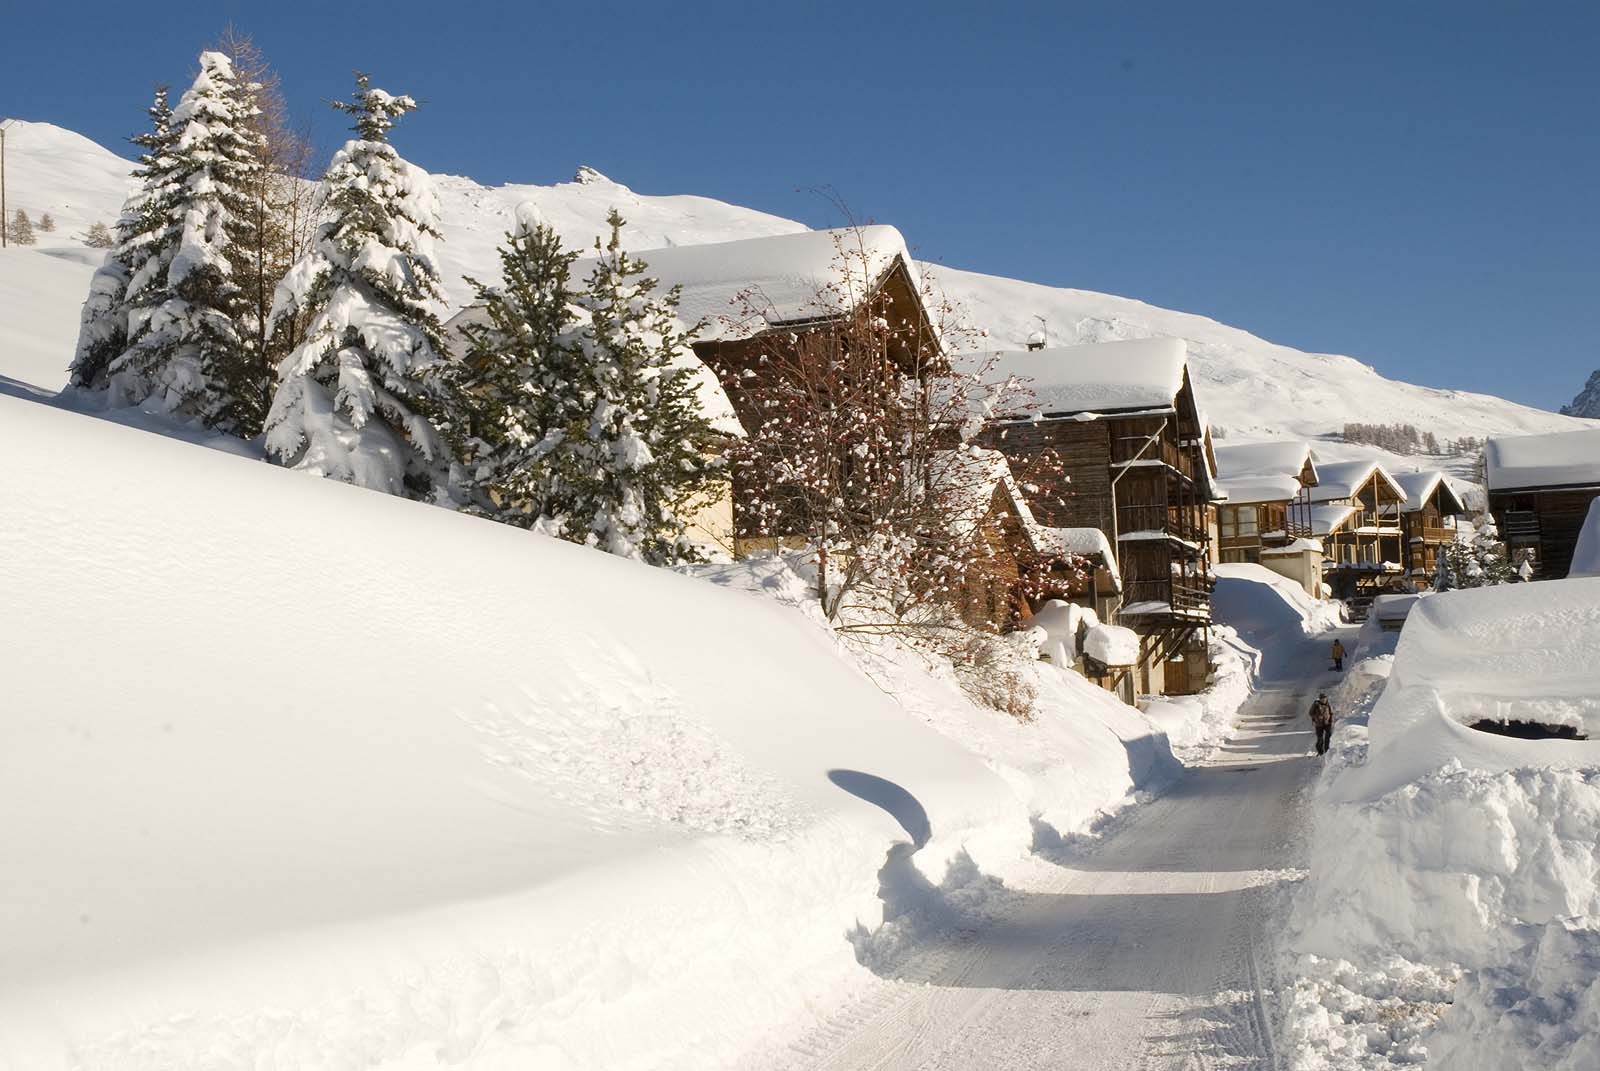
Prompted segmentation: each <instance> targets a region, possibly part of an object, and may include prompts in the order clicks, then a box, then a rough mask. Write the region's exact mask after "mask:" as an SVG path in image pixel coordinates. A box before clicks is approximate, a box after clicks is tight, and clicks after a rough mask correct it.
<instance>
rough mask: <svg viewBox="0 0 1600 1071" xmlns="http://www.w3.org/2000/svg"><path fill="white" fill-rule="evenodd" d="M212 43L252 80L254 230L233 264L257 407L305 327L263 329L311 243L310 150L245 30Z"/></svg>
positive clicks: (225, 34)
mask: <svg viewBox="0 0 1600 1071" xmlns="http://www.w3.org/2000/svg"><path fill="white" fill-rule="evenodd" d="M215 47H216V48H217V50H218V51H221V52H224V53H226V54H227V55H228V56H230V57H231V58H232V59H233V66H234V70H235V71H236V72H237V73H238V76H239V79H240V81H241V82H246V83H251V84H253V85H254V87H255V89H254V96H255V105H256V108H257V114H256V116H255V118H254V126H255V129H256V132H257V133H259V134H260V135H261V139H262V140H261V145H262V148H261V165H262V166H261V169H260V172H259V176H258V178H257V180H256V181H255V183H254V184H253V185H252V187H251V189H250V191H249V193H250V200H251V206H252V212H253V215H254V218H253V219H252V220H251V221H250V224H251V225H250V228H249V229H250V232H251V234H252V235H253V238H252V240H251V241H250V242H249V243H248V256H249V263H247V264H243V265H238V266H236V272H235V278H236V279H237V280H238V281H239V283H240V285H241V286H242V287H243V289H244V292H245V295H246V300H247V302H248V305H249V312H248V315H247V316H246V317H244V318H243V321H242V323H241V327H243V328H244V330H246V331H247V333H248V334H249V336H250V340H249V341H250V346H251V349H252V352H253V354H254V355H255V360H256V361H257V362H259V363H260V365H261V375H260V382H261V384H262V389H263V391H264V392H265V397H264V399H263V402H262V406H261V408H262V411H263V412H265V411H266V409H267V407H268V406H270V404H271V401H272V392H273V389H274V383H275V378H276V377H275V375H274V369H276V367H277V365H278V362H279V361H280V360H282V358H283V357H284V356H286V355H287V354H288V353H289V352H290V351H292V350H293V349H294V347H295V346H296V345H297V344H298V342H299V338H300V334H301V332H302V330H303V329H304V327H305V323H304V321H303V320H294V321H292V322H286V323H285V324H284V325H282V326H281V327H280V328H279V329H278V330H277V331H276V332H275V333H274V334H272V335H271V336H270V337H269V335H268V331H267V323H268V319H269V315H270V313H271V311H272V295H273V290H274V289H275V288H276V286H277V284H278V281H279V280H280V279H282V278H283V277H284V275H285V274H286V273H287V272H288V270H289V268H290V267H291V266H293V264H294V263H295V261H296V260H298V259H299V258H300V256H301V255H302V254H303V253H304V252H305V251H306V250H307V249H308V248H309V247H310V243H311V236H312V231H313V229H314V226H315V219H314V218H313V211H312V200H313V198H314V197H315V195H316V182H315V180H314V178H313V163H314V161H313V158H312V152H313V149H312V145H311V140H310V137H309V136H308V134H307V132H306V128H305V127H304V126H303V125H300V124H297V123H295V122H294V121H293V119H292V118H291V116H290V115H289V110H288V106H287V104H286V103H285V102H284V99H283V92H282V79H281V78H280V77H279V75H278V73H277V72H276V71H274V70H273V69H272V67H271V66H270V65H269V64H268V63H267V60H266V57H265V56H263V55H262V52H261V49H260V48H259V47H258V46H257V45H256V43H255V42H254V41H253V40H252V39H251V38H250V36H249V35H248V34H246V33H243V32H241V31H239V30H238V29H236V28H235V27H233V26H229V27H228V28H227V29H225V30H224V31H223V32H222V35H221V37H220V38H219V39H218V41H217V43H216V46H215Z"/></svg>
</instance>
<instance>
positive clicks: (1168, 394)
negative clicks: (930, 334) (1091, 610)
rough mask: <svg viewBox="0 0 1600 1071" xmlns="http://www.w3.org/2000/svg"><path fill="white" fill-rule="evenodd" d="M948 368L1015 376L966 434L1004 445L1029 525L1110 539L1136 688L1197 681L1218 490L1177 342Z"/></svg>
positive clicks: (1057, 351) (1010, 356) (1068, 350)
mask: <svg viewBox="0 0 1600 1071" xmlns="http://www.w3.org/2000/svg"><path fill="white" fill-rule="evenodd" d="M955 360H956V362H957V363H958V364H961V365H965V366H970V367H982V366H984V365H986V364H988V363H989V362H990V361H991V360H992V361H995V362H996V363H997V367H995V368H994V370H993V371H994V374H996V375H999V376H1016V377H1018V378H1020V379H1023V380H1025V381H1027V382H1028V383H1029V385H1030V386H1031V387H1032V390H1033V394H1034V398H1033V400H1032V402H1031V403H1030V404H1029V405H1027V406H1026V407H1020V406H1019V408H1018V410H1017V411H1015V412H1010V413H1001V414H998V415H997V416H996V417H995V418H994V419H993V420H991V422H990V423H989V425H988V426H987V427H986V428H985V429H984V432H983V434H982V436H981V437H980V440H979V441H980V442H981V443H982V445H984V446H987V447H992V448H994V449H997V450H999V451H1001V452H1002V453H1004V454H1005V455H1006V457H1007V459H1008V460H1009V461H1010V463H1011V467H1012V469H1013V471H1015V472H1016V473H1017V477H1018V479H1019V480H1021V481H1022V482H1023V483H1024V484H1025V485H1032V486H1036V487H1039V488H1040V489H1041V492H1043V493H1035V494H1031V495H1030V497H1029V504H1030V505H1031V506H1032V508H1033V511H1034V513H1035V515H1036V516H1037V518H1038V520H1039V521H1040V522H1041V523H1042V524H1044V525H1046V526H1050V527H1056V528H1076V529H1082V528H1094V529H1098V530H1099V531H1100V532H1102V533H1103V534H1104V535H1105V536H1106V538H1107V540H1108V541H1109V543H1110V545H1111V546H1112V547H1114V548H1115V556H1116V560H1117V565H1118V570H1119V573H1120V575H1121V579H1122V585H1121V586H1122V598H1121V605H1120V606H1119V607H1118V608H1117V610H1116V620H1117V622H1118V623H1119V624H1121V625H1125V626H1128V627H1129V628H1131V629H1133V630H1134V631H1135V632H1136V633H1137V634H1138V635H1139V637H1140V652H1139V656H1140V657H1139V664H1138V679H1137V688H1138V690H1139V691H1141V692H1144V693H1147V694H1149V693H1187V692H1193V691H1198V690H1199V689H1200V688H1201V687H1203V686H1204V683H1205V680H1206V676H1207V674H1208V673H1209V669H1210V667H1209V656H1208V650H1207V643H1208V630H1209V628H1210V624H1211V609H1210V604H1211V587H1212V577H1211V564H1210V551H1209V546H1210V532H1209V528H1210V524H1211V520H1212V507H1213V506H1214V504H1215V503H1216V502H1217V500H1218V498H1219V497H1220V492H1219V490H1218V488H1217V485H1216V477H1215V472H1216V468H1215V460H1214V458H1213V457H1212V456H1211V454H1210V451H1209V437H1208V435H1207V429H1206V427H1205V424H1204V421H1203V419H1202V418H1201V415H1200V411H1199V408H1198V406H1197V405H1196V402H1195V397H1194V389H1193V386H1192V384H1191V383H1190V380H1189V372H1188V362H1187V348H1186V346H1185V344H1184V343H1183V341H1182V340H1180V339H1140V340H1133V341H1122V342H1108V343H1101V344H1098V345H1088V346H1072V347H1057V348H1045V349H1039V350H1015V351H1007V352H1002V353H999V354H994V353H976V354H968V355H963V356H961V357H958V358H955Z"/></svg>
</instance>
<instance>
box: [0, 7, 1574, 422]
mask: <svg viewBox="0 0 1600 1071" xmlns="http://www.w3.org/2000/svg"><path fill="white" fill-rule="evenodd" d="M324 8H326V9H324ZM504 8H506V10H502V6H501V5H488V4H482V5H480V4H474V3H465V2H458V3H452V4H440V3H436V2H435V3H413V2H411V0H393V2H391V3H387V4H381V5H369V4H347V5H344V6H342V7H334V6H333V5H310V4H306V5H299V4H295V3H288V2H284V3H277V4H272V5H256V4H245V3H229V2H218V3H211V4H204V5H200V4H193V5H186V4H183V3H169V4H164V5H157V6H156V7H154V8H152V9H139V10H138V11H137V12H135V9H133V8H130V7H128V6H127V5H125V4H117V5H105V6H100V5H96V4H88V5H84V4H81V3H79V4H54V5H47V4H38V3H30V4H28V5H26V6H25V7H22V6H20V5H19V9H18V10H13V11H12V12H11V13H10V14H9V15H8V16H7V30H8V32H9V35H10V36H11V38H12V40H13V42H27V43H29V44H32V45H35V46H37V47H33V48H29V47H19V45H18V44H15V43H13V44H11V45H8V46H7V48H6V62H5V63H4V64H0V112H6V113H10V114H15V115H18V116H20V117H22V118H27V119H40V120H46V121H50V122H55V123H59V124H61V125H63V126H68V127H71V128H73V129H76V130H78V131H80V132H82V133H84V134H87V135H89V136H90V137H93V138H94V139H96V140H97V141H100V142H101V143H102V144H105V145H108V146H112V147H115V148H118V149H119V150H121V149H125V148H126V146H125V144H124V143H123V142H122V141H121V139H122V138H124V137H125V136H126V135H127V134H129V133H132V132H133V131H134V130H136V129H138V128H139V126H140V123H141V121H142V108H143V107H144V105H145V104H146V103H147V98H148V96H149V88H150V86H151V84H152V83H154V82H156V81H166V82H171V83H183V82H185V81H186V80H187V78H188V77H189V75H190V73H191V71H192V68H193V63H194V57H195V54H196V53H197V52H198V50H199V49H200V47H201V46H202V45H204V44H205V43H206V42H207V41H208V40H210V39H211V38H213V37H214V36H215V35H216V34H217V32H218V31H219V30H220V29H221V28H222V27H223V26H224V25H225V24H226V23H228V22H229V21H232V22H234V23H235V24H236V25H237V26H239V27H240V28H241V29H244V30H246V31H248V32H249V33H251V34H252V35H253V36H254V37H255V38H256V40H257V42H258V43H259V44H260V45H261V46H262V48H263V49H264V50H265V51H266V53H267V55H268V57H269V59H271V60H272V61H273V62H274V64H275V65H276V66H277V67H278V68H279V70H280V71H281V72H282V74H283V76H284V81H285V88H286V90H287V91H288V94H289V97H290V103H291V105H292V107H294V108H295V109H296V110H297V111H299V112H301V113H303V114H304V115H305V116H306V117H307V118H308V119H309V120H311V121H312V122H313V123H314V129H315V131H316V133H317V136H318V137H319V139H320V141H321V142H322V144H323V145H324V147H327V148H331V147H332V146H333V145H335V144H336V143H337V142H338V141H340V140H342V132H341V122H340V118H339V117H338V116H336V115H334V114H333V113H332V112H331V111H330V110H329V109H328V108H327V107H326V105H325V103H323V102H324V101H326V100H327V99H329V98H333V97H342V96H344V95H346V93H347V92H348V87H349V71H350V69H351V68H355V67H360V68H363V69H366V70H369V71H371V72H372V74H373V77H374V81H375V82H376V84H379V85H382V86H384V87H385V88H388V89H391V90H393V91H396V92H409V93H411V94H413V95H414V96H417V97H419V98H421V99H423V100H425V101H426V102H427V106H426V107H425V108H424V109H423V110H422V111H420V112H418V113H416V114H415V115H413V116H411V117H409V118H408V119H407V120H406V122H405V124H404V126H403V127H402V128H401V129H400V130H399V131H398V132H397V134H396V138H395V141H396V144H397V145H398V146H399V147H400V149H401V151H402V152H403V153H405V155H407V156H408V157H409V158H410V159H412V160H414V161H415V162H417V163H419V164H421V165H422V166H424V167H426V168H428V169H429V170H433V171H441V172H451V173H457V174H467V175H471V176H473V177H474V178H477V179H479V180H481V181H486V182H506V181H519V182H540V183H544V182H551V181H557V180H564V179H566V178H569V177H570V176H571V174H572V172H573V170H574V169H575V168H576V166H577V165H578V164H580V163H586V164H590V165H592V166H594V167H597V168H599V169H600V170H601V171H603V172H605V173H606V174H608V175H610V176H611V177H613V178H615V179H617V180H618V181H620V182H624V183H626V184H627V185H629V186H632V187H634V188H635V189H637V190H639V191H641V192H645V193H699V194H704V195H707V196H712V197H717V198H720V199H723V200H728V201H733V202H736V203H739V204H744V205H749V206H751V207H754V208H760V209H763V210H766V211H770V212H775V213H778V214H781V215H785V216H789V217H792V218H796V219H800V220H802V221H804V222H807V223H811V224H814V225H826V224H829V223H834V222H837V217H836V215H835V214H834V211H833V210H832V209H831V208H830V207H829V206H828V204H826V203H825V201H824V200H823V199H821V198H820V197H818V196H817V195H816V194H815V193H814V192H810V191H812V190H814V189H815V188H816V187H820V186H832V187H833V188H835V189H837V190H838V191H839V193H840V194H841V195H842V196H843V197H844V198H845V200H846V201H847V202H848V203H849V205H850V206H851V208H852V209H853V211H854V212H855V213H856V214H857V215H858V216H861V217H864V218H870V219H874V220H877V221H880V222H887V223H894V224H896V225H898V226H899V227H900V229H901V230H902V231H903V232H904V233H905V234H906V236H907V238H908V240H910V241H911V243H912V244H913V245H914V246H916V247H917V250H918V252H919V254H920V255H922V256H924V257H926V258H928V259H931V260H935V261H940V262H943V263H947V264H951V265H954V266H957V267H963V268H972V269H975V270H979V271H986V272H992V273H995V274H1002V275H1012V276H1017V277H1020V278H1025V279H1031V280H1035V281H1038V282H1043V283H1050V284H1055V285H1062V286H1075V287H1081V288H1084V289H1090V290H1102V291H1107V292H1110V293H1116V294H1122V295H1126V296H1129V297H1136V298H1140V299H1143V300H1146V301H1150V302H1152V303H1155V304H1159V305H1164V306H1168V307H1171V308H1178V309H1184V310H1187V311H1192V312H1199V313H1203V314H1205V315H1208V316H1212V317H1214V318H1216V319H1218V320H1222V321H1224V322H1226V323H1230V324H1234V325H1236V326H1239V327H1243V328H1246V329H1248V330H1251V331H1254V332H1255V333H1257V334H1260V335H1262V336H1264V337H1266V338H1270V339H1272V340H1274V341H1278V342H1283V343H1286V344H1289V345H1292V346H1296V347H1299V348H1301V349H1310V350H1323V351H1331V352H1340V353H1348V354H1350V355H1352V356H1355V357H1358V358H1360V359H1362V360H1364V361H1367V362H1369V363H1371V364H1374V365H1376V366H1377V367H1378V368H1379V369H1380V370H1381V371H1383V372H1384V373H1385V374H1388V375H1392V376H1396V377H1399V378H1404V379H1409V380H1413V381H1417V382H1422V383H1428V384H1433V385H1438V386H1451V387H1463V388H1468V389H1475V390H1484V391H1488V392H1490V393H1496V394H1501V395H1504V396H1506V397H1510V398H1515V399H1517V400H1518V401H1523V402H1527V403H1530V404H1533V405H1539V406H1545V407H1552V408H1553V407H1555V406H1557V405H1559V404H1561V403H1562V402H1565V401H1566V400H1568V399H1569V398H1570V397H1571V396H1572V395H1573V394H1574V393H1576V392H1577V390H1578V389H1579V387H1581V386H1582V383H1583V380H1584V379H1585V377H1586V376H1587V375H1588V373H1589V371H1590V370H1592V369H1594V368H1596V367H1600V341H1597V336H1600V332H1597V331H1596V324H1595V320H1596V318H1597V310H1600V252H1597V249H1600V197H1597V194H1600V59H1597V57H1600V4H1595V3H1593V2H1589V3H1582V4H1579V3H1572V4H1541V5H1511V4H1478V3H1450V4H1431V3H1421V2H1416V3H1405V4H1390V3H1381V4H1380V3H1356V4H1337V5H1335V4H1310V3H1273V4H1265V3H1263V4H1247V3H1229V4H1197V3H1193V2H1188V3H1157V2H1149V3H1128V4H1112V3H1107V4H1095V5H1071V4H1045V3H1041V4H1038V5H1012V4H1005V3H984V4H975V3H962V4H939V3H929V4H925V5H921V6H918V5H911V6H907V5H857V4H844V3H838V4H803V3H790V4H785V5H781V6H779V5H773V4H760V3H754V4H752V3H743V4H721V3H681V2H680V3H678V4H671V5H669V4H663V3H652V4H649V5H645V4H637V5H635V4H604V3H589V4H575V3H562V4H558V5H543V4H525V5H504ZM513 8H514V10H511V9H513Z"/></svg>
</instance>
